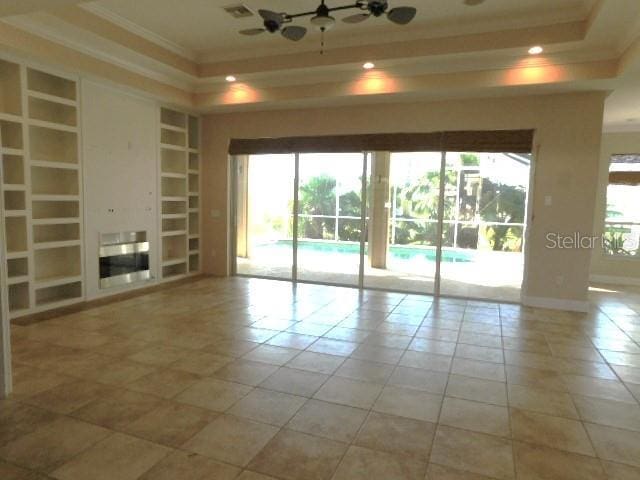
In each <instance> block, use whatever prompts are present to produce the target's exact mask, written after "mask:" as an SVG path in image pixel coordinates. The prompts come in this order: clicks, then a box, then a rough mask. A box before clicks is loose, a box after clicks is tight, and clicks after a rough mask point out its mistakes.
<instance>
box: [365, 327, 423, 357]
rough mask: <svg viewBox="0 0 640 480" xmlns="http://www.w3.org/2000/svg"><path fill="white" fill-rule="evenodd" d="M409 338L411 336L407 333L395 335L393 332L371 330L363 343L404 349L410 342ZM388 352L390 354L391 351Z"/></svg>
mask: <svg viewBox="0 0 640 480" xmlns="http://www.w3.org/2000/svg"><path fill="white" fill-rule="evenodd" d="M383 323H385V322H383ZM377 328H379V327H377ZM411 339H412V337H411V336H409V335H396V334H393V333H389V332H383V331H380V330H376V331H374V332H371V334H370V335H369V336H368V337H367V339H366V340H365V341H364V343H365V344H366V345H368V346H375V347H385V348H391V349H394V350H404V349H405V348H407V347H408V346H409V345H410V344H411ZM388 353H389V354H391V352H388Z"/></svg>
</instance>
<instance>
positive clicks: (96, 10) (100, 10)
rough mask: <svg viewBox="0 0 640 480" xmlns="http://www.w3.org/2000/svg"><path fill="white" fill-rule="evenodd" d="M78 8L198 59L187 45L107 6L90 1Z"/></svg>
mask: <svg viewBox="0 0 640 480" xmlns="http://www.w3.org/2000/svg"><path fill="white" fill-rule="evenodd" d="M78 8H81V9H83V10H87V11H89V12H91V13H93V14H94V15H97V16H98V17H101V18H102V19H104V20H107V21H109V22H111V23H113V24H115V25H117V26H119V27H120V28H124V29H125V30H128V31H130V32H131V33H134V34H136V35H138V36H140V37H142V38H144V39H145V40H147V41H149V42H152V43H155V44H156V45H158V46H159V47H162V48H165V49H167V50H169V51H171V52H173V53H175V54H176V55H180V56H181V57H184V58H186V59H189V60H191V61H192V62H195V61H197V60H198V55H197V53H196V52H194V51H192V50H190V49H188V48H186V47H183V46H181V45H178V44H177V43H174V42H172V41H171V40H168V39H166V38H164V37H162V36H161V35H158V34H157V33H154V32H152V31H150V30H147V29H146V28H144V27H141V26H140V25H138V24H137V23H134V22H132V21H131V20H127V19H126V18H124V17H121V16H120V15H118V14H116V13H114V12H112V11H111V10H108V9H107V8H104V7H102V6H100V5H99V4H97V3H88V4H83V5H79V6H78Z"/></svg>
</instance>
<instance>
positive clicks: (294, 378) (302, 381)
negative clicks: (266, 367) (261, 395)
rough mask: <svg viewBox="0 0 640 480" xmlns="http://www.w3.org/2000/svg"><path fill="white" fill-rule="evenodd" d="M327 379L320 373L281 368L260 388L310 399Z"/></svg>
mask: <svg viewBox="0 0 640 480" xmlns="http://www.w3.org/2000/svg"><path fill="white" fill-rule="evenodd" d="M328 378H329V377H328V376H327V375H323V374H321V373H316V372H309V371H305V370H298V369H295V368H288V367H281V368H280V369H279V370H278V371H276V372H275V373H274V374H273V375H271V376H270V377H269V378H267V379H266V380H265V381H264V382H262V383H261V384H260V386H261V387H262V388H267V389H269V390H275V391H277V392H283V393H290V394H292V395H300V396H303V397H311V396H313V394H314V393H315V392H316V391H318V389H319V388H320V387H321V386H322V384H323V383H324V382H325V381H326V380H327V379H328Z"/></svg>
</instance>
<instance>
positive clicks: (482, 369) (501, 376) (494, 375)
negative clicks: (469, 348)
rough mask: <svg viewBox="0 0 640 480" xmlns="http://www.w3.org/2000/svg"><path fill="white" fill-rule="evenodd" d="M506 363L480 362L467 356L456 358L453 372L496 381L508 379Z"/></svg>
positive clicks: (452, 367)
mask: <svg viewBox="0 0 640 480" xmlns="http://www.w3.org/2000/svg"><path fill="white" fill-rule="evenodd" d="M504 372H505V369H504V365H502V364H499V363H489V362H480V361H478V360H468V359H466V358H454V359H453V364H452V365H451V373H455V374H457V375H464V376H466V377H474V378H481V379H483V380H493V381H495V382H504V381H506V376H505V373H504Z"/></svg>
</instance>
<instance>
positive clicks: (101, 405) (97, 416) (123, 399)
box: [72, 389, 163, 430]
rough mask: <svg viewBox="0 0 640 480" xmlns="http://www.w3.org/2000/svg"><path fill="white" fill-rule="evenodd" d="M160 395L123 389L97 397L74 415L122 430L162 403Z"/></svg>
mask: <svg viewBox="0 0 640 480" xmlns="http://www.w3.org/2000/svg"><path fill="white" fill-rule="evenodd" d="M162 401H163V400H161V399H159V398H158V397H154V396H151V395H147V394H144V393H137V392H132V391H129V390H123V389H114V390H113V391H112V392H111V393H109V394H107V395H104V396H102V397H100V398H97V399H96V400H94V401H93V402H90V403H88V404H87V405H85V406H84V407H82V408H80V409H79V410H76V411H75V412H73V413H72V415H73V416H74V417H76V418H79V419H81V420H85V421H87V422H91V423H96V424H98V425H102V426H104V427H107V428H112V429H115V430H121V429H123V428H124V427H126V426H127V425H129V424H130V423H131V422H133V421H135V420H137V419H138V418H140V417H141V416H142V415H144V414H145V413H147V412H149V411H151V410H153V409H154V408H156V407H157V406H159V405H160V404H161V403H162Z"/></svg>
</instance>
